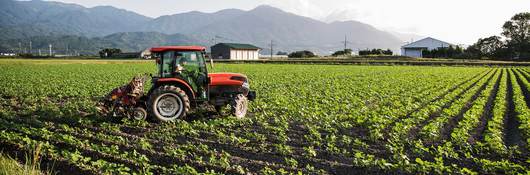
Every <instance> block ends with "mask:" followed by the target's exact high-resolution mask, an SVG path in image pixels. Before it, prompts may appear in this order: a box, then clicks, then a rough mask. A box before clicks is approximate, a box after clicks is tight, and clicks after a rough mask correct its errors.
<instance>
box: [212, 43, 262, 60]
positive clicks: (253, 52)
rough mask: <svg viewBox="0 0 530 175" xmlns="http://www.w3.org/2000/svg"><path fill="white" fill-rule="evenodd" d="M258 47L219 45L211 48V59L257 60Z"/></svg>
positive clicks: (234, 44) (236, 44) (230, 44)
mask: <svg viewBox="0 0 530 175" xmlns="http://www.w3.org/2000/svg"><path fill="white" fill-rule="evenodd" d="M259 50H260V48H259V47H256V46H254V45H250V44H239V43H219V44H216V45H214V46H212V48H211V51H212V58H213V59H231V60H257V59H259Z"/></svg>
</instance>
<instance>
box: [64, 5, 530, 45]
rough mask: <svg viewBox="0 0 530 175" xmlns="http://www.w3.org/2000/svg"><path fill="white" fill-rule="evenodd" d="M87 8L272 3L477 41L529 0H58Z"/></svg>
mask: <svg viewBox="0 0 530 175" xmlns="http://www.w3.org/2000/svg"><path fill="white" fill-rule="evenodd" d="M54 1H60V2H67V3H75V4H80V5H83V6H86V7H94V6H99V5H110V6H114V7H117V8H122V9H126V10H130V11H134V12H136V13H139V14H142V15H145V16H149V17H159V16H163V15H171V14H176V13H184V12H189V11H201V12H215V11H219V10H222V9H227V8H236V9H242V10H251V9H253V8H255V7H257V6H259V5H264V4H266V5H271V6H274V7H278V8H280V9H282V10H284V11H287V12H291V13H295V14H297V15H301V16H306V17H311V18H314V19H318V20H322V21H326V22H332V21H337V20H339V21H344V20H356V21H360V22H363V23H367V24H370V25H373V26H375V27H377V28H378V29H380V30H385V31H393V32H400V33H412V34H417V35H421V36H430V37H433V38H437V39H440V40H444V41H446V42H450V43H453V44H466V45H469V44H473V43H475V42H476V41H477V40H478V39H479V38H485V37H489V36H492V35H500V33H501V32H502V29H501V27H502V25H503V24H504V22H505V21H507V20H509V19H510V18H511V17H512V16H513V15H515V14H516V13H519V12H530V0H252V1H250V0H192V1H190V0H54Z"/></svg>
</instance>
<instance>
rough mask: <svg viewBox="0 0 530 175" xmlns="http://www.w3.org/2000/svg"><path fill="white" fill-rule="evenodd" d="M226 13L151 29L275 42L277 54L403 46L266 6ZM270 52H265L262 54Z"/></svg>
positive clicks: (363, 27)
mask: <svg viewBox="0 0 530 175" xmlns="http://www.w3.org/2000/svg"><path fill="white" fill-rule="evenodd" d="M223 12H224V11H220V12H216V13H200V12H190V13H182V14H175V15H171V16H164V17H160V18H157V19H154V21H157V23H156V24H150V26H166V27H160V28H157V30H156V31H158V32H162V33H174V32H179V33H183V34H187V35H190V36H193V37H196V38H198V39H199V40H201V41H203V42H205V43H206V42H207V41H211V40H212V39H216V40H217V41H221V42H245V43H253V44H256V45H257V46H259V47H262V48H268V47H269V44H270V42H271V40H273V42H274V45H275V46H276V48H277V49H276V50H283V51H295V50H302V49H308V50H313V51H317V52H319V53H321V54H329V53H330V52H332V51H335V50H339V49H342V48H343V47H344V46H343V44H341V42H343V41H344V36H346V37H347V38H349V42H350V48H353V49H354V50H356V49H364V48H391V49H394V50H397V49H398V48H399V46H400V44H401V41H400V40H399V39H398V38H396V37H395V36H393V35H392V34H390V33H388V32H385V31H381V30H378V29H376V28H374V27H372V26H370V25H368V24H364V23H360V22H356V21H345V22H333V23H325V22H322V21H319V20H315V19H312V18H308V17H302V16H298V15H295V14H292V13H288V12H284V11H282V10H280V9H278V8H274V7H271V6H266V5H262V6H258V7H257V8H255V9H253V10H250V11H240V10H237V11H233V12H232V13H223ZM189 19H194V20H189ZM167 26H169V27H167ZM144 29H145V28H144ZM269 52H270V51H268V50H263V51H262V53H269Z"/></svg>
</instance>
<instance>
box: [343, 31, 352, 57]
mask: <svg viewBox="0 0 530 175" xmlns="http://www.w3.org/2000/svg"><path fill="white" fill-rule="evenodd" d="M342 43H343V44H344V55H345V56H346V49H348V43H350V42H349V41H348V38H347V35H344V41H342Z"/></svg>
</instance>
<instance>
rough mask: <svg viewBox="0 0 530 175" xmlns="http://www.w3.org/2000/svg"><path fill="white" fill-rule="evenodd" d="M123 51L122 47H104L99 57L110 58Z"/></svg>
mask: <svg viewBox="0 0 530 175" xmlns="http://www.w3.org/2000/svg"><path fill="white" fill-rule="evenodd" d="M118 53H121V49H118V48H104V49H102V50H101V51H99V57H101V58H110V57H113V56H114V55H115V54H118Z"/></svg>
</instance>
